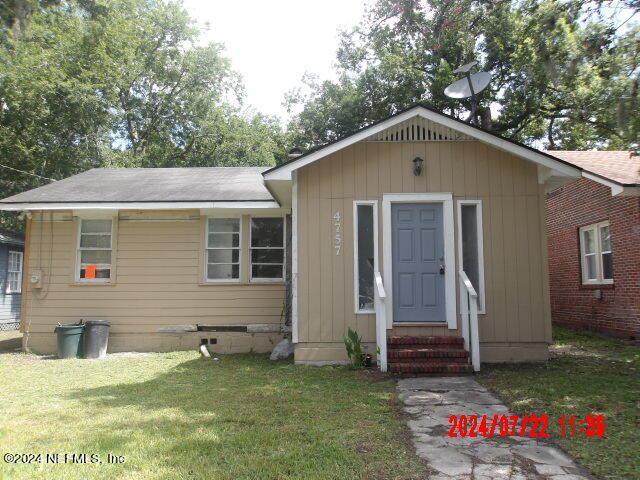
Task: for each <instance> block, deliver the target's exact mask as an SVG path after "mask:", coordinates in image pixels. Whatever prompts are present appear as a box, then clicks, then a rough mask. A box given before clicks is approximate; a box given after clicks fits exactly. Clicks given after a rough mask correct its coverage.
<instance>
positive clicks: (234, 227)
mask: <svg viewBox="0 0 640 480" xmlns="http://www.w3.org/2000/svg"><path fill="white" fill-rule="evenodd" d="M206 255H207V272H206V274H207V280H238V279H239V278H240V219H239V218H209V219H208V220H207V253H206Z"/></svg>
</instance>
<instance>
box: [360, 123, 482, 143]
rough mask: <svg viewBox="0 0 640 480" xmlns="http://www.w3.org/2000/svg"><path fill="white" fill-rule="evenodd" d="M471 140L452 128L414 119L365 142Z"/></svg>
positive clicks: (376, 134) (375, 135)
mask: <svg viewBox="0 0 640 480" xmlns="http://www.w3.org/2000/svg"><path fill="white" fill-rule="evenodd" d="M466 140H473V139H472V138H471V137H468V136H467V135H464V134H462V133H460V132H458V131H456V130H453V129H452V128H449V127H445V126H443V125H440V124H438V123H435V122H432V121H431V120H427V119H426V118H421V117H415V118H411V119H409V120H406V121H404V122H402V123H399V124H398V125H394V126H393V127H389V128H387V129H386V130H382V131H381V132H378V133H375V134H373V135H371V136H370V137H368V138H367V139H366V141H367V142H457V141H466Z"/></svg>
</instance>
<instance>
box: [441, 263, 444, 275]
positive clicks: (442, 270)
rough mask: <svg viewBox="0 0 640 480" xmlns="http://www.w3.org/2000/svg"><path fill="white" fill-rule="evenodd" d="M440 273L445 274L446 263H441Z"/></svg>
mask: <svg viewBox="0 0 640 480" xmlns="http://www.w3.org/2000/svg"><path fill="white" fill-rule="evenodd" d="M440 275H444V265H440Z"/></svg>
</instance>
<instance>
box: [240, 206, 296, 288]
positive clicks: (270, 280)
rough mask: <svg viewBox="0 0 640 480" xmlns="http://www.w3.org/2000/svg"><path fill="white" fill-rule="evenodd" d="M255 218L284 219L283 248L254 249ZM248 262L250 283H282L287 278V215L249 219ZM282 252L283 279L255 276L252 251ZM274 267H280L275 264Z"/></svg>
mask: <svg viewBox="0 0 640 480" xmlns="http://www.w3.org/2000/svg"><path fill="white" fill-rule="evenodd" d="M254 218H281V219H282V247H252V246H251V220H253V219H254ZM248 249H249V251H248V252H247V253H248V256H249V258H248V262H249V283H282V282H284V280H285V278H287V217H286V215H252V216H251V217H249V244H248ZM254 249H256V250H270V249H273V250H282V255H283V256H282V277H280V278H264V277H254V276H253V268H252V267H253V262H252V261H251V251H252V250H254ZM273 265H280V264H279V263H274V264H273Z"/></svg>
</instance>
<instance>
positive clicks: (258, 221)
mask: <svg viewBox="0 0 640 480" xmlns="http://www.w3.org/2000/svg"><path fill="white" fill-rule="evenodd" d="M284 254H285V226H284V218H283V217H267V218H251V241H250V257H251V270H250V272H251V280H252V281H258V282H261V281H262V282H275V281H282V280H284V264H285V260H284Z"/></svg>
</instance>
